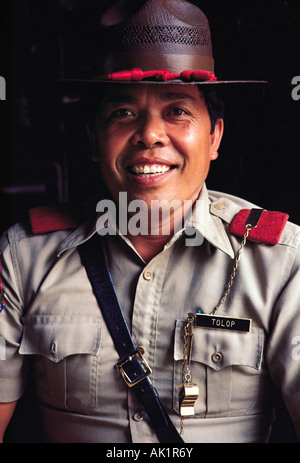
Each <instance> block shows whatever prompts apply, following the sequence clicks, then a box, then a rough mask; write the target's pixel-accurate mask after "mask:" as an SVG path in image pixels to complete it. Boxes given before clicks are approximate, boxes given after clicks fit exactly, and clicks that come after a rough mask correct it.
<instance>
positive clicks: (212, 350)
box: [173, 320, 265, 417]
mask: <svg viewBox="0 0 300 463" xmlns="http://www.w3.org/2000/svg"><path fill="white" fill-rule="evenodd" d="M183 326H184V322H183V321H182V320H179V321H177V322H176V331H175V348H174V382H173V386H174V387H173V407H174V409H175V410H176V412H177V413H179V411H180V410H179V394H178V388H179V386H180V384H181V383H182V360H183ZM263 347H264V333H263V330H262V329H260V328H252V332H251V333H239V332H233V331H226V330H214V329H208V328H198V327H197V328H195V330H194V338H193V350H192V359H191V374H192V382H193V383H197V385H198V387H199V392H200V393H199V397H198V399H197V401H196V404H195V413H196V415H195V416H196V417H221V416H235V415H239V414H244V413H246V414H247V413H255V412H257V411H259V410H258V409H259V408H260V406H261V403H260V402H261V401H260V397H261V396H262V394H261V392H262V391H261V390H260V387H261V386H262V387H264V386H263V384H264V383H265V381H262V375H263V376H265V375H264V373H265V372H264V371H262V359H263ZM258 391H260V392H259V393H258Z"/></svg>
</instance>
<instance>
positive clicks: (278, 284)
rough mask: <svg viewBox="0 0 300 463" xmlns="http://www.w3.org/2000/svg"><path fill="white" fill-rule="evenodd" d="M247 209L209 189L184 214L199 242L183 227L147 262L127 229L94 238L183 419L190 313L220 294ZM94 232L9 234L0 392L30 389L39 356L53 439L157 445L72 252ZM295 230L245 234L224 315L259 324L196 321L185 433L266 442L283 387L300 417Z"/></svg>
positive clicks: (299, 237) (161, 388)
mask: <svg viewBox="0 0 300 463" xmlns="http://www.w3.org/2000/svg"><path fill="white" fill-rule="evenodd" d="M251 207H252V205H251V204H249V203H248V202H246V201H243V200H241V199H239V198H236V197H233V196H230V195H225V194H221V193H217V192H208V191H207V190H206V187H205V186H204V187H203V189H202V192H201V195H200V197H199V200H198V201H197V205H196V209H197V214H196V216H193V218H191V219H190V220H189V223H188V224H187V226H193V227H194V228H195V229H196V230H197V231H198V232H199V233H200V234H201V236H203V237H204V239H203V240H202V241H203V242H202V244H201V245H198V246H187V245H186V241H185V239H186V237H185V236H183V235H182V233H178V234H177V235H176V236H174V237H173V238H172V239H171V240H170V242H169V243H168V244H167V245H166V246H165V248H164V250H163V251H162V252H161V253H159V254H158V255H157V256H155V257H154V258H153V259H152V260H151V261H150V262H149V263H146V262H144V261H143V260H142V259H141V257H140V256H139V255H138V254H137V252H136V251H135V249H134V248H133V246H132V245H131V243H130V242H129V241H128V240H127V238H126V237H120V236H119V235H118V234H117V235H114V236H104V237H101V238H100V237H99V245H102V246H103V247H104V249H105V253H106V255H107V260H108V264H109V267H110V269H111V273H112V277H113V280H114V283H115V287H116V291H117V294H118V297H119V300H120V303H121V306H122V308H123V312H124V315H125V317H126V319H127V322H128V324H129V326H130V328H131V331H132V336H133V339H134V341H135V343H136V345H142V346H143V347H144V348H145V350H146V354H145V358H146V359H147V361H148V363H149V364H150V366H151V368H152V375H151V379H152V382H153V384H154V386H155V388H157V390H158V392H159V394H160V398H161V401H162V402H163V404H164V406H165V408H166V410H167V411H168V413H169V415H170V417H171V419H172V421H173V422H174V424H175V425H176V427H177V429H178V430H179V429H180V417H179V413H178V412H179V394H178V388H179V386H180V384H181V383H182V357H183V354H182V352H183V329H182V328H183V323H184V320H186V317H187V314H188V313H189V312H196V311H197V310H198V309H201V310H202V311H203V312H204V313H210V312H211V311H212V310H213V309H214V307H215V306H216V305H217V304H218V302H219V300H220V298H221V297H222V295H223V292H224V289H225V286H226V283H227V281H228V279H229V276H230V274H231V271H232V267H233V263H234V261H233V259H234V256H236V255H237V253H238V250H239V248H240V245H241V241H242V240H241V238H239V237H236V236H233V235H231V234H230V233H229V232H228V226H229V224H230V222H231V221H232V219H233V218H234V216H235V215H236V213H237V212H239V210H240V209H242V208H251ZM194 212H195V211H194ZM94 233H95V224H93V225H92V224H88V223H83V224H82V225H81V226H79V228H77V229H75V230H73V231H72V230H68V231H66V230H64V231H56V232H52V233H44V234H37V235H33V234H32V232H31V229H30V226H29V225H26V224H25V225H16V226H14V227H12V228H11V229H10V230H9V231H8V232H7V233H5V234H4V236H3V237H2V239H1V246H0V249H1V251H2V253H3V268H2V279H3V286H4V291H5V299H6V308H5V310H3V311H2V313H1V314H0V336H2V337H3V338H4V339H5V360H1V361H0V402H10V401H14V400H16V399H18V398H20V397H21V396H22V394H23V393H24V388H25V383H26V371H27V368H28V361H30V360H32V362H33V368H34V376H35V378H34V381H35V385H36V391H37V395H38V398H39V402H40V406H41V411H42V415H43V419H44V424H45V432H46V435H47V440H48V441H49V442H112V443H116V442H118V443H122V442H148V443H155V442H157V437H156V434H155V432H154V431H153V430H152V429H151V427H150V425H149V422H148V418H147V416H146V415H145V413H144V412H143V411H142V410H141V406H140V405H139V403H138V402H137V400H136V398H135V397H134V395H133V393H132V391H130V390H129V389H128V388H127V387H126V386H125V383H124V382H123V380H122V379H121V377H120V374H119V372H118V370H117V368H115V366H114V365H115V364H116V363H117V361H118V360H119V359H118V355H117V353H116V351H115V349H114V346H113V342H112V340H111V337H110V334H109V332H108V330H107V328H106V325H105V322H104V320H103V318H102V315H101V311H100V310H99V307H98V305H97V303H96V300H95V297H94V295H93V292H92V290H91V286H90V283H89V280H88V278H87V275H86V272H85V269H84V268H83V267H82V265H81V262H80V257H79V254H78V252H77V249H76V248H77V246H78V245H79V244H80V243H82V242H83V241H85V240H87V239H89V238H90V237H91V236H92V235H93V234H94ZM199 236H200V235H199ZM299 241H300V231H299V227H297V226H296V225H293V224H291V223H288V224H287V225H286V227H285V229H284V231H283V233H282V235H281V238H280V242H279V244H278V245H276V246H268V245H262V244H257V243H253V242H250V241H249V242H248V243H247V244H246V247H245V249H244V253H243V255H242V258H241V261H240V266H239V269H238V271H237V275H236V278H235V280H234V283H233V287H232V291H231V293H230V295H229V297H228V298H227V300H226V302H225V304H224V305H223V306H221V308H220V310H219V314H220V315H228V316H233V317H248V318H251V319H252V329H251V332H250V333H240V332H232V331H225V330H215V329H208V328H195V330H194V344H193V351H192V363H191V373H192V381H193V382H194V383H197V384H198V386H199V389H200V394H199V398H198V399H197V401H196V405H195V411H196V414H195V416H194V417H193V418H187V419H185V421H184V435H183V438H184V440H185V442H187V443H188V442H263V441H266V440H267V438H268V435H269V431H270V426H271V423H272V420H273V408H274V403H275V402H276V398H277V396H278V390H279V391H281V393H282V395H283V397H284V400H285V403H286V405H287V408H288V410H289V413H290V415H291V417H292V419H293V421H294V422H299V421H300V387H299V385H300V348H299V344H300V308H299V287H300V272H299V252H297V251H298V250H299ZM216 352H218V353H219V354H220V355H217V356H215V355H214V354H215V353H216ZM28 425H30V424H29V423H28Z"/></svg>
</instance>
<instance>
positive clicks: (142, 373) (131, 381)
mask: <svg viewBox="0 0 300 463" xmlns="http://www.w3.org/2000/svg"><path fill="white" fill-rule="evenodd" d="M143 353H144V352H143ZM143 353H142V351H141V350H140V349H139V348H137V350H136V351H135V352H134V353H133V354H131V355H129V356H128V357H127V358H126V359H123V360H120V362H118V363H117V364H116V367H117V368H118V369H119V371H120V373H121V375H122V378H123V379H124V381H125V383H126V384H127V386H128V387H133V386H135V385H136V384H138V383H139V382H140V381H142V380H143V379H145V378H147V376H148V375H150V374H151V373H152V370H151V368H150V366H149V365H148V363H147V361H146V360H145V359H144V357H143Z"/></svg>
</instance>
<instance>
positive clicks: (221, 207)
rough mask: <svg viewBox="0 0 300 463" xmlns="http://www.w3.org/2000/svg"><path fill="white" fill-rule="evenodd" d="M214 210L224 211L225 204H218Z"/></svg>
mask: <svg viewBox="0 0 300 463" xmlns="http://www.w3.org/2000/svg"><path fill="white" fill-rule="evenodd" d="M214 208H215V209H217V211H222V210H223V209H225V204H224V203H217V204H215V205H214Z"/></svg>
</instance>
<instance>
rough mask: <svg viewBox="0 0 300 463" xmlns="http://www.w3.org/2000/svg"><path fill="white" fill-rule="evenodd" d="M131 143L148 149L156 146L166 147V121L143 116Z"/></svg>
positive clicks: (153, 116)
mask: <svg viewBox="0 0 300 463" xmlns="http://www.w3.org/2000/svg"><path fill="white" fill-rule="evenodd" d="M131 142H132V144H133V145H135V146H141V147H144V148H147V149H150V148H153V147H154V146H165V145H166V143H167V142H168V136H167V134H166V132H165V125H164V121H163V120H162V119H161V118H160V117H159V116H156V115H149V114H148V115H145V116H143V117H142V118H141V119H140V121H139V124H138V127H137V129H136V131H135V133H134V135H133V136H132V139H131Z"/></svg>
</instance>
